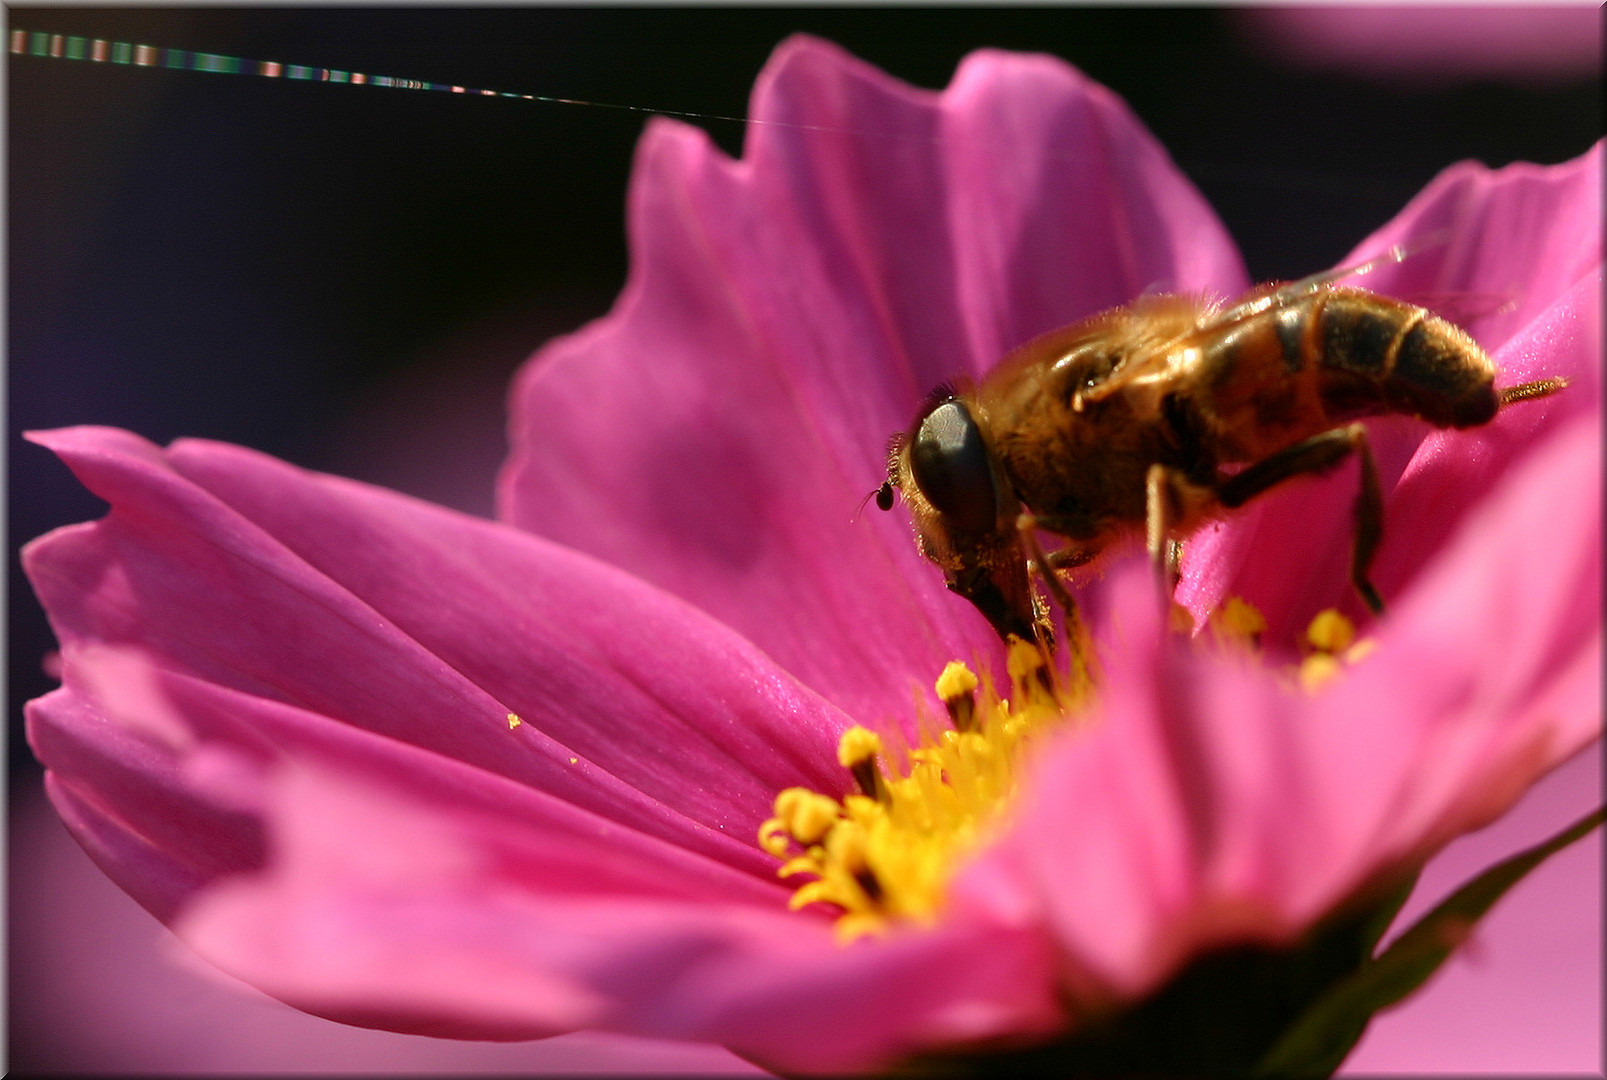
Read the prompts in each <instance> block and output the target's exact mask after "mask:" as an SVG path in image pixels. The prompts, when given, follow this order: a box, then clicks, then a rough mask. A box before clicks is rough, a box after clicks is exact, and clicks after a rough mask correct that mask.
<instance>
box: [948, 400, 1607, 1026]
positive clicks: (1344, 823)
mask: <svg viewBox="0 0 1607 1080" xmlns="http://www.w3.org/2000/svg"><path fill="white" fill-rule="evenodd" d="M1600 438H1601V429H1600V423H1599V417H1595V416H1588V415H1587V416H1580V417H1578V418H1576V419H1574V420H1573V421H1572V422H1569V423H1567V424H1565V425H1564V426H1563V427H1562V428H1561V429H1560V430H1558V431H1556V432H1554V433H1552V434H1551V435H1549V436H1548V437H1546V438H1544V439H1543V440H1542V441H1541V442H1539V443H1538V444H1537V445H1536V447H1535V448H1534V451H1533V452H1532V453H1531V454H1530V455H1528V456H1527V457H1526V458H1525V459H1524V460H1523V461H1522V462H1521V464H1520V465H1519V466H1517V467H1515V468H1514V470H1513V471H1512V472H1511V473H1510V474H1509V475H1508V476H1506V477H1505V478H1503V480H1502V481H1501V482H1500V483H1499V485H1498V486H1497V487H1496V489H1495V490H1494V491H1493V492H1492V493H1491V494H1490V495H1489V497H1488V498H1487V500H1486V501H1485V502H1484V503H1483V504H1482V505H1480V506H1479V507H1478V508H1477V509H1476V510H1475V511H1473V512H1472V513H1470V515H1469V516H1468V518H1467V519H1466V520H1465V522H1464V524H1463V527H1462V528H1461V529H1460V530H1459V531H1458V532H1457V534H1456V536H1455V537H1454V539H1453V540H1452V542H1451V543H1450V544H1448V545H1447V547H1446V549H1445V550H1444V552H1443V553H1442V554H1441V557H1440V559H1439V560H1438V561H1437V562H1436V564H1435V566H1434V567H1433V569H1432V570H1431V571H1429V572H1426V573H1425V574H1424V575H1422V577H1421V578H1420V579H1419V581H1418V583H1417V584H1416V585H1415V586H1414V588H1413V589H1412V590H1411V591H1410V592H1409V593H1408V594H1407V595H1406V596H1404V597H1403V598H1402V599H1401V602H1400V604H1399V607H1398V611H1397V612H1396V614H1395V615H1393V616H1392V618H1391V619H1390V621H1389V622H1387V623H1386V624H1384V625H1383V627H1382V628H1381V630H1380V633H1379V636H1378V646H1377V651H1376V652H1375V653H1374V654H1373V655H1372V656H1371V657H1370V658H1368V659H1367V660H1365V661H1363V662H1362V663H1361V664H1359V665H1358V666H1357V667H1356V668H1355V669H1353V670H1352V671H1351V672H1349V673H1348V674H1346V675H1345V676H1343V677H1342V678H1341V679H1340V680H1339V681H1338V682H1337V683H1336V684H1334V685H1333V686H1332V687H1331V688H1330V689H1328V690H1326V691H1325V692H1323V693H1320V694H1318V695H1316V696H1308V695H1306V694H1304V693H1302V692H1299V691H1297V690H1295V689H1293V688H1292V686H1285V685H1284V682H1283V681H1280V680H1278V679H1277V678H1276V677H1274V676H1272V675H1271V673H1269V672H1267V671H1265V670H1263V669H1261V667H1260V665H1259V662H1250V661H1248V660H1239V659H1237V658H1234V657H1221V658H1217V657H1213V656H1211V655H1210V654H1208V653H1204V652H1200V651H1195V650H1188V651H1185V650H1180V649H1178V648H1175V647H1170V646H1168V647H1162V646H1161V644H1160V643H1159V642H1158V640H1157V639H1158V637H1159V635H1158V634H1157V629H1156V626H1155V616H1154V613H1153V605H1152V604H1150V603H1147V602H1145V597H1146V596H1147V595H1148V590H1149V589H1150V588H1152V586H1151V585H1150V583H1149V582H1148V581H1147V580H1146V578H1147V574H1145V573H1144V572H1142V570H1140V569H1138V568H1129V569H1130V571H1131V572H1127V573H1124V576H1123V577H1122V578H1121V579H1120V580H1119V581H1118V582H1117V583H1116V584H1117V587H1118V589H1121V590H1125V591H1126V593H1127V595H1126V597H1125V598H1126V599H1127V601H1128V604H1126V605H1123V606H1122V610H1123V611H1125V612H1126V613H1127V615H1128V618H1129V620H1131V621H1130V622H1129V624H1128V627H1127V632H1126V634H1125V635H1123V636H1121V637H1119V638H1118V639H1117V640H1116V641H1115V642H1114V643H1113V644H1112V646H1111V648H1110V649H1109V651H1108V655H1107V656H1106V658H1105V659H1106V665H1107V672H1108V683H1107V686H1106V687H1105V691H1104V697H1103V700H1102V702H1101V704H1100V706H1099V710H1098V715H1097V717H1096V719H1095V720H1094V721H1093V725H1092V727H1091V728H1090V729H1088V730H1085V731H1082V732H1076V733H1071V734H1068V735H1067V736H1066V737H1064V738H1063V739H1062V741H1061V744H1060V745H1059V746H1058V747H1057V748H1055V749H1054V751H1053V752H1052V753H1051V754H1050V755H1047V756H1046V758H1045V759H1044V760H1043V761H1042V762H1041V763H1040V767H1039V768H1038V769H1037V770H1036V773H1035V779H1034V784H1033V788H1032V792H1031V795H1030V798H1029V800H1028V801H1027V802H1026V803H1025V805H1024V806H1023V807H1022V808H1021V812H1020V818H1019V819H1018V822H1017V825H1016V828H1015V829H1014V830H1013V832H1012V833H1011V834H1010V835H1009V836H1008V837H1007V838H1006V839H1005V840H1004V841H1003V842H1002V843H1001V844H1000V845H999V846H998V848H996V849H995V850H994V851H992V852H989V853H988V854H987V855H985V856H984V857H983V858H982V859H981V860H979V861H978V863H977V864H976V865H975V866H974V867H973V868H972V869H971V870H970V871H968V874H967V876H966V877H965V878H964V879H962V882H961V884H960V886H959V887H960V889H961V891H962V892H964V893H966V894H975V895H976V896H978V897H979V898H984V899H985V898H987V897H989V896H992V897H995V898H999V897H1002V898H1004V900H1003V901H1000V900H997V899H995V901H994V903H995V904H996V906H1002V905H1003V903H1004V902H1008V903H1009V904H1011V905H1014V907H1015V908H1017V909H1019V910H1029V911H1030V910H1042V911H1043V912H1044V913H1045V916H1046V918H1047V919H1048V920H1049V921H1050V923H1051V924H1052V926H1053V927H1054V929H1055V932H1056V934H1057V936H1058V937H1059V939H1060V941H1061V945H1062V949H1063V952H1064V954H1065V956H1066V975H1065V978H1066V980H1067V985H1068V986H1071V987H1072V988H1073V989H1074V992H1075V993H1076V994H1077V996H1078V997H1080V998H1083V999H1085V1000H1092V1001H1099V1000H1101V999H1102V998H1108V997H1109V996H1110V995H1113V994H1114V995H1117V996H1119V997H1123V998H1127V997H1131V996H1132V995H1136V994H1141V993H1143V992H1145V991H1147V990H1149V989H1152V988H1154V987H1155V986H1157V985H1159V984H1160V982H1162V981H1163V980H1164V979H1165V978H1166V977H1167V976H1168V975H1169V974H1170V973H1171V972H1172V971H1173V970H1175V969H1176V967H1177V966H1178V965H1179V964H1180V963H1182V962H1183V960H1184V959H1185V958H1186V957H1187V956H1189V955H1191V954H1193V953H1195V952H1197V951H1199V950H1200V949H1203V948H1206V947H1208V946H1210V945H1211V944H1214V943H1219V942H1224V941H1232V940H1271V941H1278V940H1288V939H1291V938H1292V937H1294V936H1295V935H1296V934H1298V933H1299V932H1300V931H1301V930H1302V929H1303V928H1304V927H1307V926H1309V925H1311V923H1312V922H1313V921H1315V920H1316V919H1317V918H1318V917H1320V916H1321V915H1323V914H1324V913H1326V912H1327V911H1329V910H1330V909H1331V908H1332V907H1333V906H1334V905H1335V904H1336V903H1338V902H1339V901H1341V900H1342V899H1344V898H1345V897H1347V896H1349V895H1351V894H1352V893H1354V892H1356V891H1357V890H1359V889H1361V888H1363V887H1365V886H1369V885H1371V886H1372V887H1376V886H1377V885H1378V884H1379V883H1381V882H1385V881H1387V880H1388V876H1389V875H1390V874H1391V873H1393V872H1395V871H1396V870H1398V869H1399V868H1401V867H1405V866H1410V865H1414V864H1418V863H1420V862H1421V861H1422V860H1423V859H1424V858H1426V857H1427V856H1428V855H1429V854H1431V853H1432V852H1433V851H1434V850H1436V849H1437V848H1438V847H1440V846H1442V845H1443V844H1444V843H1446V842H1447V841H1449V840H1450V839H1452V838H1453V837H1454V836H1456V835H1459V834H1460V833H1463V832H1466V831H1468V830H1471V829H1473V828H1477V827H1479V826H1480V825H1482V824H1484V823H1486V822H1488V821H1489V820H1491V819H1492V818H1493V817H1495V816H1496V815H1498V814H1500V813H1502V812H1504V811H1505V810H1506V809H1507V808H1508V807H1510V806H1511V805H1512V803H1513V802H1515V801H1516V799H1517V798H1518V797H1519V796H1520V795H1521V794H1522V792H1523V791H1524V790H1525V789H1526V788H1527V787H1528V786H1529V785H1530V784H1532V783H1533V782H1534V781H1535V779H1537V778H1538V777H1539V776H1540V775H1542V774H1543V773H1544V772H1546V771H1547V770H1549V769H1551V768H1553V767H1555V766H1556V765H1557V764H1559V763H1560V762H1561V761H1563V760H1566V759H1567V758H1568V757H1569V756H1570V755H1572V754H1574V753H1577V752H1578V751H1579V750H1580V749H1581V748H1583V747H1584V746H1586V745H1587V744H1588V743H1589V742H1591V741H1592V740H1594V739H1597V738H1599V737H1600V733H1601V692H1602V681H1601V680H1602V676H1601V669H1600V665H1601V609H1600V601H1599V598H1600V588H1601V567H1600V559H1601V527H1600V515H1601V503H1600V495H1601V462H1600V457H1599V452H1598V451H1599V445H1600ZM1520 570H1521V571H1523V572H1518V571H1520ZM1135 615H1136V616H1138V618H1137V619H1136V620H1134V619H1133V616H1135ZM1285 681H1287V682H1291V683H1292V679H1289V680H1285Z"/></svg>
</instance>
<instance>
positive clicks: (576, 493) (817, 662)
mask: <svg viewBox="0 0 1607 1080" xmlns="http://www.w3.org/2000/svg"><path fill="white" fill-rule="evenodd" d="M753 115H754V116H755V117H756V118H757V119H756V123H755V126H754V127H753V128H752V129H751V132H750V139H749V143H748V148H747V153H746V155H745V157H744V159H743V160H742V161H740V162H732V161H729V160H727V159H726V158H724V157H723V156H721V155H720V154H719V153H718V152H717V151H716V150H715V149H714V147H713V146H712V145H711V144H710V143H709V141H708V140H707V138H706V137H705V136H704V135H703V134H702V133H701V132H700V131H697V130H695V129H691V128H687V127H684V126H681V125H677V124H673V123H668V122H655V123H654V124H653V125H652V126H651V127H650V128H649V130H648V133H647V135H646V137H645V139H644V140H643V143H642V146H641V148H640V150H639V156H638V165H637V171H636V174H635V177H634V180H633V184H632V189H631V197H630V207H629V226H630V235H631V243H632V250H633V253H634V265H633V270H632V276H631V280H630V283H629V285H628V286H627V288H626V291H625V294H624V296H623V297H622V298H621V300H620V302H619V304H618V306H617V307H616V309H615V311H614V312H613V314H611V315H610V316H609V317H607V318H606V319H604V320H602V321H600V322H598V323H594V324H593V325H591V326H590V327H588V328H586V329H585V330H582V331H581V332H579V333H578V334H575V335H573V336H571V337H569V338H565V339H562V340H560V341H558V342H555V343H554V344H552V345H551V346H549V347H548V348H547V349H546V350H544V351H543V352H542V353H540V354H538V356H537V358H536V359H535V360H533V361H532V363H531V364H530V365H529V366H528V367H527V368H526V369H525V372H524V373H523V375H522V376H521V377H520V380H519V382H518V384H517V385H516V387H515V390H514V395H513V420H512V424H511V430H512V440H513V444H514V451H513V455H512V457H511V458H510V461H509V465H508V467H507V469H506V470H505V472H504V474H503V477H502V482H501V509H502V516H503V517H504V518H505V520H508V521H510V522H512V523H513V524H515V525H518V526H519V527H521V528H525V529H529V530H531V531H533V532H536V533H539V534H541V535H545V536H549V537H552V538H554V539H557V540H559V541H561V542H563V543H565V544H568V545H571V546H573V547H575V548H577V549H579V550H583V551H587V552H590V553H592V554H595V555H598V556H600V557H602V558H604V559H606V560H608V561H610V562H613V563H616V564H618V565H620V566H624V567H626V568H628V569H629V570H631V571H632V572H634V573H636V574H638V575H640V576H641V577H643V578H645V579H646V580H648V581H651V582H654V583H655V584H658V585H660V586H662V587H663V588H666V589H668V590H670V591H672V592H674V593H677V594H678V595H680V596H683V597H686V598H687V599H689V600H691V601H692V602H694V603H696V604H697V605H699V606H700V607H703V608H704V609H706V610H708V611H710V612H711V613H713V614H714V615H715V616H717V617H718V618H720V619H722V620H724V621H725V622H727V623H728V624H729V625H731V626H733V627H735V628H737V629H738V630H740V631H741V632H742V633H744V634H746V635H747V636H748V637H749V638H750V639H751V640H753V641H754V642H756V643H757V644H758V645H759V646H760V647H761V648H763V649H764V650H765V651H766V652H768V653H769V654H770V655H771V656H773V657H775V658H776V659H777V661H778V662H780V663H781V664H782V665H783V666H784V667H786V668H787V669H788V670H789V671H791V672H792V673H793V674H795V675H797V676H798V677H799V678H800V679H801V680H803V681H804V682H806V683H807V684H809V685H810V686H813V687H816V688H817V689H819V690H821V692H823V693H824V694H826V696H827V697H829V698H830V699H831V700H832V701H834V702H835V703H837V704H838V705H840V706H842V707H843V708H845V709H846V710H847V711H848V712H849V713H850V714H851V715H853V716H855V717H856V718H859V719H862V720H867V721H874V722H883V721H886V720H888V719H890V718H892V717H895V716H900V717H901V716H906V715H907V714H908V711H909V710H908V702H909V693H910V688H911V686H922V687H924V686H925V685H926V683H927V682H928V680H930V679H931V678H933V673H934V672H936V671H939V670H941V668H942V665H943V664H944V663H945V662H946V661H947V660H949V659H952V658H954V657H955V656H970V655H973V654H974V653H976V652H977V651H979V650H980V651H983V652H986V653H989V654H994V653H996V652H997V644H996V642H995V641H994V640H993V637H992V634H991V631H989V629H988V628H987V626H986V624H985V623H984V622H983V621H982V619H981V618H980V616H978V615H977V614H976V612H974V611H973V610H971V609H970V608H969V606H968V605H966V604H965V602H964V601H962V600H959V599H957V598H955V597H952V596H949V595H947V594H945V592H944V591H943V588H942V583H941V576H940V575H939V574H938V573H937V572H936V571H935V570H934V569H933V568H932V567H931V566H930V565H929V564H927V563H925V562H924V560H922V559H921V558H920V557H919V555H918V554H917V553H916V552H915V550H914V544H913V543H912V542H911V537H910V535H909V531H908V526H907V523H906V521H905V520H904V516H903V514H902V513H895V514H886V515H884V514H879V513H874V512H872V513H869V514H867V515H866V516H864V517H861V518H860V519H859V520H857V521H856V520H853V518H854V514H855V507H856V505H860V504H861V503H862V502H863V499H864V497H865V495H866V493H867V492H869V491H871V490H872V489H873V488H875V487H876V486H877V484H878V483H880V482H881V480H882V478H883V470H884V460H885V456H884V447H885V444H886V440H887V438H888V437H889V435H891V434H892V433H894V432H897V431H900V430H902V429H904V428H905V427H907V425H908V424H909V422H910V420H911V415H912V413H913V410H914V409H915V407H916V405H917V403H918V402H919V400H920V399H921V396H922V395H923V394H924V393H925V392H926V391H927V390H928V389H929V388H930V387H932V386H933V385H934V384H936V383H938V382H939V381H941V380H943V379H946V378H949V377H952V376H954V375H956V374H959V375H977V374H979V373H981V372H982V371H984V370H985V369H986V368H988V367H989V366H991V364H992V363H993V362H994V360H995V359H996V358H997V357H998V356H999V355H1000V354H1001V353H1002V352H1003V351H1004V350H1006V349H1007V348H1009V347H1011V346H1013V345H1015V344H1017V343H1019V342H1021V341H1023V340H1025V339H1026V338H1028V337H1030V336H1032V335H1034V334H1036V333H1038V332H1041V331H1043V330H1046V329H1049V328H1051V327H1053V326H1055V325H1058V324H1061V323H1065V322H1069V321H1072V320H1074V319H1076V318H1078V317H1080V316H1082V315H1086V314H1089V313H1091V312H1092V311H1094V310H1097V309H1099V308H1102V307H1105V306H1108V305H1111V304H1114V303H1118V302H1120V301H1123V300H1126V299H1129V298H1131V297H1132V296H1133V295H1134V294H1135V293H1137V292H1139V291H1140V290H1142V289H1144V288H1146V287H1172V288H1183V289H1203V288H1214V289H1219V290H1227V291H1234V290H1237V289H1238V288H1240V287H1241V286H1242V284H1243V280H1244V278H1243V273H1242V270H1241V268H1240V264H1239V261H1238V258H1237V255H1236V254H1235V253H1234V251H1233V248H1232V246H1231V243H1230V242H1229V240H1228V238H1227V237H1226V235H1225V233H1224V232H1223V230H1222V227H1221V225H1220V224H1219V223H1218V222H1217V220H1216V218H1215V217H1214V215H1212V213H1211V211H1210V209H1209V208H1208V207H1207V206H1206V205H1205V204H1204V202H1203V201H1202V200H1201V199H1200V197H1199V195H1198V193H1197V192H1195V191H1194V189H1193V188H1192V187H1191V186H1189V184H1188V183H1187V182H1186V181H1185V180H1184V179H1183V178H1182V177H1181V176H1180V175H1179V174H1178V173H1177V172H1176V170H1175V168H1174V167H1173V166H1172V165H1171V164H1170V162H1169V161H1168V160H1167V158H1166V156H1165V154H1164V152H1163V151H1162V150H1161V149H1160V148H1159V147H1158V146H1157V145H1156V144H1155V142H1154V140H1153V139H1152V138H1151V137H1150V136H1149V135H1148V134H1147V133H1146V132H1144V131H1143V129H1142V128H1141V127H1140V126H1139V125H1138V123H1137V121H1135V120H1134V119H1133V117H1132V116H1131V114H1129V113H1128V112H1127V110H1126V109H1125V107H1124V106H1122V104H1121V103H1120V102H1119V101H1118V100H1117V99H1115V98H1114V97H1113V96H1112V95H1110V94H1109V92H1108V91H1106V90H1104V89H1103V88H1101V87H1098V86H1096V85H1094V84H1092V83H1090V82H1088V81H1087V80H1086V79H1084V78H1083V77H1082V76H1081V75H1079V74H1078V73H1076V72H1074V71H1072V70H1071V69H1069V68H1067V67H1066V66H1065V65H1064V64H1062V63H1060V62H1059V61H1055V60H1052V59H1050V58H1047V57H1037V56H1010V55H1006V54H1002V53H980V54H976V55H973V56H972V57H970V58H969V59H967V60H966V61H965V62H964V64H962V66H961V68H960V70H959V72H958V73H957V74H956V77H955V81H954V84H953V85H952V86H951V87H950V89H949V90H948V91H947V92H945V93H944V94H943V95H941V96H939V95H935V94H931V93H927V92H923V91H917V90H913V89H910V88H909V87H906V86H904V85H902V84H899V83H897V82H895V81H894V80H892V79H890V78H889V77H887V76H886V75H883V74H882V73H880V72H878V71H876V70H874V69H873V68H870V67H869V66H867V65H864V64H862V63H860V62H858V61H856V60H854V59H852V58H851V57H848V56H847V55H846V54H844V53H843V52H841V51H840V50H838V49H837V48H836V47H834V46H831V45H828V44H826V43H824V42H820V41H816V40H812V39H808V38H794V39H791V40H789V41H788V42H786V43H785V44H783V45H782V46H781V48H780V49H779V50H778V52H777V54H776V57H775V58H774V60H773V61H772V62H771V64H770V65H769V66H768V67H767V68H766V71H765V74H764V75H763V76H762V77H761V79H760V82H759V86H758V89H757V90H756V91H755V96H754V106H753Z"/></svg>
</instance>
